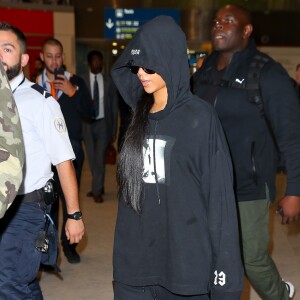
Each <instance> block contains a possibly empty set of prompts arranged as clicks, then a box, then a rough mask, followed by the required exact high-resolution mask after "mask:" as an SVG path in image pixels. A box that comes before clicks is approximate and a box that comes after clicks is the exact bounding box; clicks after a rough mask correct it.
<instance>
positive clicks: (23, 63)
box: [21, 53, 29, 68]
mask: <svg viewBox="0 0 300 300" xmlns="http://www.w3.org/2000/svg"><path fill="white" fill-rule="evenodd" d="M28 61H29V55H28V54H26V53H25V54H22V55H21V66H22V68H24V67H25V66H26V65H27V64H28Z"/></svg>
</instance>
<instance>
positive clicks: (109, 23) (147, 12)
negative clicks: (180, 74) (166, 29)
mask: <svg viewBox="0 0 300 300" xmlns="http://www.w3.org/2000/svg"><path fill="white" fill-rule="evenodd" d="M159 15H167V16H171V17H173V19H174V20H175V22H177V24H179V20H180V13H179V9H160V8H157V9H156V8H105V10H104V21H105V24H104V28H105V30H104V37H105V38H106V39H117V40H119V39H123V40H128V39H132V37H133V35H134V34H135V32H136V31H137V30H138V29H139V27H140V26H142V25H143V24H144V23H145V22H147V21H148V20H150V19H153V18H154V17H157V16H159Z"/></svg>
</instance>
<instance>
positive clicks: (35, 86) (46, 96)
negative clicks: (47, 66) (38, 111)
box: [31, 83, 51, 99]
mask: <svg viewBox="0 0 300 300" xmlns="http://www.w3.org/2000/svg"><path fill="white" fill-rule="evenodd" d="M31 88H33V89H34V90H36V91H38V92H39V93H40V94H42V95H43V96H44V97H45V98H46V99H47V98H49V97H51V94H50V93H48V92H47V91H46V90H45V89H44V88H43V87H42V86H40V85H38V84H36V83H35V84H33V85H32V86H31Z"/></svg>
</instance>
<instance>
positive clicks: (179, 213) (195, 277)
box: [112, 16, 243, 300]
mask: <svg viewBox="0 0 300 300" xmlns="http://www.w3.org/2000/svg"><path fill="white" fill-rule="evenodd" d="M130 64H131V65H135V66H143V67H145V68H148V69H152V70H155V71H156V73H158V74H160V75H161V76H162V78H163V79H164V80H165V82H166V85H167V89H168V101H167V105H166V107H165V109H164V110H163V111H160V112H158V113H153V114H149V119H148V121H149V125H148V128H147V132H148V134H147V136H146V139H145V142H144V158H145V159H144V173H143V174H141V176H142V175H143V180H144V198H143V201H142V213H141V214H140V215H138V214H137V213H136V212H134V211H133V209H132V208H130V207H128V206H126V205H125V204H124V201H122V200H123V199H120V203H119V211H118V217H117V224H116V231H115V243H114V259H113V263H114V280H116V281H119V282H122V283H125V284H128V285H133V286H145V285H161V286H163V287H165V288H167V289H168V290H170V291H172V292H174V293H178V294H181V295H194V294H205V293H207V292H208V291H211V293H212V298H211V299H220V300H226V299H230V300H234V299H239V297H240V293H241V290H242V288H243V269H242V263H241V259H240V248H239V239H238V226H237V216H236V203H235V199H234V193H233V188H232V168H231V161H230V157H229V152H228V149H227V145H226V141H225V138H224V134H223V131H222V128H221V125H220V123H219V121H218V118H217V116H216V114H215V112H214V110H213V108H212V107H211V106H210V105H208V104H206V103H205V102H204V101H201V100H200V99H198V98H197V97H196V96H194V95H192V93H191V91H190V86H189V67H188V59H187V47H186V40H185V36H184V34H183V32H182V31H181V29H180V28H179V27H178V26H177V25H176V24H175V22H174V21H173V20H172V19H171V18H169V17H163V16H161V17H158V18H156V19H154V20H152V21H150V22H149V23H147V24H146V25H144V26H142V27H141V28H140V30H139V31H138V32H137V33H136V34H135V37H134V39H133V40H132V41H131V42H130V43H129V44H128V46H127V47H126V49H125V50H124V52H123V54H122V55H121V56H120V57H119V59H118V60H117V62H116V63H115V64H114V66H113V67H112V77H113V79H114V81H115V83H116V86H117V87H118V89H119V91H120V93H121V95H122V97H123V99H124V100H125V102H126V103H128V104H129V105H130V106H132V107H133V108H134V107H135V105H136V103H137V101H138V99H139V98H140V95H141V94H142V93H143V87H142V85H141V83H140V81H139V79H138V76H137V75H134V74H132V73H131V72H130V69H129V67H128V65H130ZM125 142H126V141H125ZM153 144H155V148H156V150H155V160H154V153H153ZM154 166H156V176H155V171H154Z"/></svg>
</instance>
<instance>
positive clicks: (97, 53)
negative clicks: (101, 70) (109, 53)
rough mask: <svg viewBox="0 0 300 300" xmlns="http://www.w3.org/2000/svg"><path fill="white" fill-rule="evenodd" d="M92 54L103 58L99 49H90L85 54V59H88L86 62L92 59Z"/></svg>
mask: <svg viewBox="0 0 300 300" xmlns="http://www.w3.org/2000/svg"><path fill="white" fill-rule="evenodd" d="M94 56H98V57H100V58H101V59H103V54H102V52H101V51H99V50H92V51H90V52H89V53H88V55H87V61H88V63H91V61H92V59H93V57H94Z"/></svg>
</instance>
